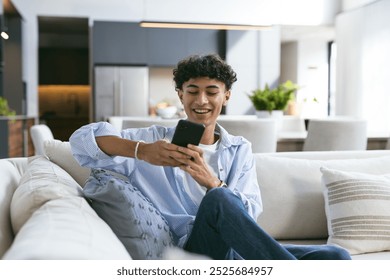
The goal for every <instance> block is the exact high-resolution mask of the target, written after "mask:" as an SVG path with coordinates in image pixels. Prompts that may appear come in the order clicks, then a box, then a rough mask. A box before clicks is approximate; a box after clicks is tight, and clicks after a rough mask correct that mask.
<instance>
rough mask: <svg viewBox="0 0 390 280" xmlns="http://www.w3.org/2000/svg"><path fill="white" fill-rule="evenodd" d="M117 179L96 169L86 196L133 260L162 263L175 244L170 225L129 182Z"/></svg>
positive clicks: (86, 186) (85, 190)
mask: <svg viewBox="0 0 390 280" xmlns="http://www.w3.org/2000/svg"><path fill="white" fill-rule="evenodd" d="M118 176H121V175H119V174H116V175H115V176H114V175H113V174H112V173H110V172H108V171H105V170H102V169H93V171H92V173H91V176H90V178H89V179H88V180H87V183H86V184H85V187H84V194H85V196H86V197H88V198H90V199H91V200H92V201H91V205H92V207H93V209H95V211H96V213H97V214H98V215H99V216H100V217H101V218H102V219H103V220H104V221H106V223H107V224H108V225H109V226H110V227H111V228H112V230H113V231H114V232H115V234H116V235H117V236H118V238H119V239H120V240H121V241H122V243H123V244H124V245H125V247H126V248H127V251H128V252H129V253H130V254H131V256H132V257H133V258H134V259H141V260H144V259H161V258H162V257H163V253H164V251H165V249H167V248H169V247H171V246H172V243H173V239H172V234H171V232H170V229H169V226H168V223H167V222H166V220H165V219H164V217H163V216H162V215H161V214H160V212H159V211H158V210H157V209H156V208H155V207H154V206H153V205H152V203H151V202H150V201H149V200H148V199H147V198H146V197H145V196H144V195H143V194H142V193H141V192H140V191H139V190H138V189H137V188H135V187H134V186H132V185H131V184H130V182H129V181H128V180H127V178H125V177H123V178H119V177H118Z"/></svg>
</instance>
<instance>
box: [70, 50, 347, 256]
mask: <svg viewBox="0 0 390 280" xmlns="http://www.w3.org/2000/svg"><path fill="white" fill-rule="evenodd" d="M173 75H174V81H175V84H176V91H177V93H178V97H179V99H180V101H181V102H182V104H183V106H184V110H185V113H186V114H187V118H188V120H190V121H192V122H196V123H201V124H204V126H205V131H204V134H203V137H202V139H201V141H200V145H199V146H194V145H188V147H186V148H185V147H179V146H176V145H174V144H171V143H170V140H172V136H173V133H174V131H175V127H173V128H166V127H161V126H151V127H149V128H140V129H126V130H123V131H122V132H121V133H118V132H117V131H116V130H115V129H114V128H113V127H112V126H111V125H110V124H109V123H105V122H100V123H93V124H89V125H86V126H84V127H81V128H80V129H78V130H77V131H76V132H75V133H74V134H73V135H72V136H71V138H70V143H71V146H72V151H73V153H74V156H75V158H76V159H77V160H78V161H79V163H80V164H81V165H83V166H88V167H91V168H104V169H107V170H111V171H115V172H117V173H120V174H123V175H125V176H126V177H127V178H128V179H129V180H130V181H131V183H132V184H133V186H134V187H136V188H137V189H138V190H139V191H140V192H141V193H142V194H143V195H144V196H146V197H147V198H148V199H149V200H150V201H151V203H152V204H153V205H154V207H156V208H157V209H158V211H159V212H160V213H161V214H162V216H163V217H164V218H165V219H166V221H167V222H168V225H169V227H170V229H171V231H172V234H173V239H174V243H175V245H177V246H180V247H182V248H184V249H185V250H187V251H190V252H194V253H198V254H204V255H207V256H209V257H211V258H213V259H240V258H243V259H259V260H260V259H291V260H292V259H350V256H349V254H348V253H347V252H346V251H345V250H344V249H342V248H339V247H335V246H293V245H283V246H282V245H280V244H279V243H278V242H276V241H275V240H274V239H273V238H272V237H270V236H269V235H268V234H267V233H265V232H264V231H263V230H262V229H261V228H260V227H259V226H258V225H257V223H256V219H257V217H258V215H260V213H261V211H262V203H261V196H260V191H259V186H258V183H257V175H256V168H255V161H254V157H253V154H252V150H251V144H250V143H249V142H248V141H247V140H246V139H244V138H243V137H240V136H232V135H230V134H229V133H228V132H227V131H226V130H224V129H223V128H222V127H221V126H220V125H218V124H217V118H218V116H219V115H220V113H221V110H222V107H223V106H224V105H226V104H227V103H228V101H229V99H230V96H231V87H232V85H233V83H234V82H235V81H236V80H237V79H236V73H235V72H234V71H233V70H232V68H231V67H230V66H229V65H228V64H226V63H225V62H224V61H223V60H222V59H221V58H220V57H218V56H216V55H206V56H190V57H188V58H186V59H184V60H182V61H180V62H179V63H178V65H177V67H176V68H175V69H174V71H173Z"/></svg>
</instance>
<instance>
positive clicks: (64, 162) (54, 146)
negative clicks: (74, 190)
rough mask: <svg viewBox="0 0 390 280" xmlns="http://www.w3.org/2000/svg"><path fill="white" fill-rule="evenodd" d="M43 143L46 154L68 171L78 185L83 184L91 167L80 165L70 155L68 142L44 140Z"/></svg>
mask: <svg viewBox="0 0 390 280" xmlns="http://www.w3.org/2000/svg"><path fill="white" fill-rule="evenodd" d="M43 145H44V149H45V154H46V156H47V157H48V158H49V159H50V160H51V161H52V162H54V163H55V164H57V165H58V166H60V167H62V168H63V169H64V170H65V171H66V172H68V173H69V174H70V175H71V176H72V177H73V178H74V179H75V180H76V182H77V183H79V185H80V186H84V183H85V181H86V180H87V178H88V176H89V174H90V173H91V169H90V168H87V167H82V166H80V164H79V163H78V162H77V161H76V159H75V158H74V157H73V155H72V150H71V148H70V143H69V142H66V141H65V142H62V141H60V140H46V141H45V142H44V144H43Z"/></svg>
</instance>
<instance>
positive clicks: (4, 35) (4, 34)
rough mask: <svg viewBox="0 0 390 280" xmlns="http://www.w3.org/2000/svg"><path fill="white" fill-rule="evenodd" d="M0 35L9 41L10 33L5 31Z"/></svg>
mask: <svg viewBox="0 0 390 280" xmlns="http://www.w3.org/2000/svg"><path fill="white" fill-rule="evenodd" d="M0 35H1V37H3V39H5V40H7V39H8V38H9V35H8V33H7V32H5V31H2V32H1V34H0Z"/></svg>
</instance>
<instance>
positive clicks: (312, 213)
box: [255, 151, 390, 239]
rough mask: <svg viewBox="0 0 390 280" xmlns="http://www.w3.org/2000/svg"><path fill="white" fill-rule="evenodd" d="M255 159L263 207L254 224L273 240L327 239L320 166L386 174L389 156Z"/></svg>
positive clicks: (267, 157) (262, 155) (259, 157)
mask: <svg viewBox="0 0 390 280" xmlns="http://www.w3.org/2000/svg"><path fill="white" fill-rule="evenodd" d="M326 153H328V152H326ZM329 153H331V152H329ZM367 153H368V151H367ZM302 154H303V153H302ZM339 154H340V152H338V153H337V155H339ZM333 157H335V155H334V156H333ZM255 158H256V168H257V169H256V170H257V178H258V181H259V186H260V190H261V196H262V199H263V206H264V211H263V213H262V214H261V215H260V217H259V218H258V220H257V221H258V223H259V224H260V225H261V226H262V227H263V228H264V230H266V231H267V232H268V233H269V234H271V235H272V236H273V237H274V238H277V239H326V238H328V229H327V220H326V215H325V205H324V197H323V188H322V185H321V171H320V167H321V166H324V167H329V168H334V169H339V170H344V171H356V172H364V173H368V174H385V173H390V157H389V156H376V157H375V158H360V159H356V158H349V159H328V160H320V159H296V158H287V157H277V156H272V155H271V156H270V155H266V154H257V155H256V157H255Z"/></svg>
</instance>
